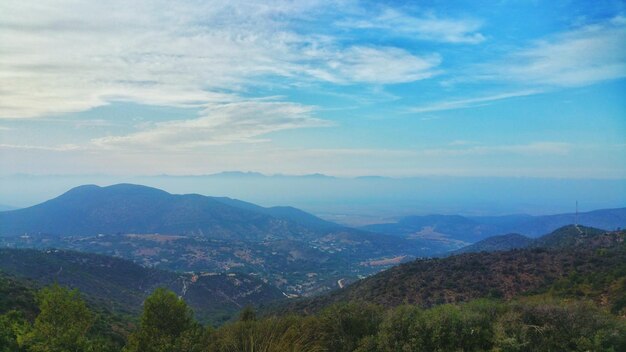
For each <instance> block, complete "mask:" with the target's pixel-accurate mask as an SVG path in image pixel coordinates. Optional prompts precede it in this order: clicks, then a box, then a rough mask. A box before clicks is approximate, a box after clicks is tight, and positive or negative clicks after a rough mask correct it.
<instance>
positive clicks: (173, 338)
mask: <svg viewBox="0 0 626 352" xmlns="http://www.w3.org/2000/svg"><path fill="white" fill-rule="evenodd" d="M206 335H207V334H206V332H205V331H204V329H202V327H201V326H200V324H198V323H197V322H196V321H195V320H194V318H193V312H192V311H191V309H190V308H189V307H188V306H187V304H186V303H185V301H183V300H182V299H180V298H178V297H177V296H176V294H174V293H173V292H172V291H169V290H167V289H164V288H158V289H156V290H155V291H154V292H153V293H152V295H150V297H148V298H147V299H146V301H145V302H144V307H143V313H142V315H141V321H140V325H139V329H138V330H137V331H136V332H134V333H133V334H131V335H130V336H129V338H128V344H127V345H126V347H125V348H124V351H126V352H175V351H181V352H182V351H195V350H198V349H199V348H201V345H202V341H203V340H204V339H206Z"/></svg>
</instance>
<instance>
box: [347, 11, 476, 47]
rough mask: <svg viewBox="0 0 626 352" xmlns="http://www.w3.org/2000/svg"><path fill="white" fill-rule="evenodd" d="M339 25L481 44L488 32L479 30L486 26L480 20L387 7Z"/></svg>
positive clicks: (421, 37)
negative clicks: (376, 14)
mask: <svg viewBox="0 0 626 352" xmlns="http://www.w3.org/2000/svg"><path fill="white" fill-rule="evenodd" d="M368 15H369V14H368ZM368 17H369V16H368ZM339 25H341V26H344V27H350V28H357V29H376V30H384V31H385V32H387V33H394V34H396V35H402V36H406V37H410V38H412V39H420V40H428V41H435V42H444V43H463V44H478V43H481V42H483V41H484V40H485V36H484V35H483V34H481V33H480V32H479V30H480V28H481V26H482V23H481V22H480V21H477V20H471V19H450V18H440V17H437V16H435V15H433V14H425V15H422V16H411V15H408V14H406V13H404V12H401V11H398V10H395V9H390V8H387V9H384V10H383V11H382V13H381V14H379V15H378V16H375V17H369V18H363V19H350V20H344V21H341V22H339Z"/></svg>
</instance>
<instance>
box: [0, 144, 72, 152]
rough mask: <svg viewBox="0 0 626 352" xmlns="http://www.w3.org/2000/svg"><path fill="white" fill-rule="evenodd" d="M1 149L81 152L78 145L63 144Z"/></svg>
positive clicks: (0, 145)
mask: <svg viewBox="0 0 626 352" xmlns="http://www.w3.org/2000/svg"><path fill="white" fill-rule="evenodd" d="M0 149H19V150H39V151H51V152H68V151H76V150H81V149H83V148H81V147H80V146H78V145H75V144H62V145H54V146H45V145H29V144H0Z"/></svg>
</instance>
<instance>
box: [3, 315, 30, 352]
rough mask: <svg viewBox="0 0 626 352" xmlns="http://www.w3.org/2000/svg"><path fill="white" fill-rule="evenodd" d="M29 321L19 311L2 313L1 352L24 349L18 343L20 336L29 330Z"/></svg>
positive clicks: (13, 351)
mask: <svg viewBox="0 0 626 352" xmlns="http://www.w3.org/2000/svg"><path fill="white" fill-rule="evenodd" d="M28 327H29V325H28V322H27V321H26V319H24V316H23V314H21V312H19V311H15V310H12V311H9V312H8V313H6V314H4V315H0V352H15V351H23V349H20V347H19V344H18V336H19V335H20V334H22V333H23V332H24V331H28Z"/></svg>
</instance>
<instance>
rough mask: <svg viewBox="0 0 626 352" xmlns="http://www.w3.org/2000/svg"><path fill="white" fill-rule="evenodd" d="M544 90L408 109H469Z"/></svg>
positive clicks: (438, 103)
mask: <svg viewBox="0 0 626 352" xmlns="http://www.w3.org/2000/svg"><path fill="white" fill-rule="evenodd" d="M542 92H543V91H542V90H539V89H528V90H521V91H517V92H508V93H500V94H494V95H487V96H482V97H476V98H468V99H458V100H448V101H440V102H436V103H433V104H427V105H423V106H416V107H412V108H409V109H408V111H409V112H412V113H423V112H433V111H443V110H457V109H467V108H473V107H478V106H484V105H488V104H490V103H493V102H496V101H499V100H504V99H511V98H517V97H525V96H529V95H534V94H539V93H542Z"/></svg>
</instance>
